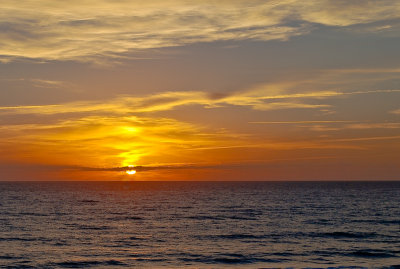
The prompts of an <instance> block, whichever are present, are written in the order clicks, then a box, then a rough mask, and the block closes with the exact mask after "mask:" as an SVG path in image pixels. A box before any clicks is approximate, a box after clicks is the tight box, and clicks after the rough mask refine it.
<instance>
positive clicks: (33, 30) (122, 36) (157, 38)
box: [0, 0, 400, 61]
mask: <svg viewBox="0 0 400 269" xmlns="http://www.w3.org/2000/svg"><path fill="white" fill-rule="evenodd" d="M399 11H400V4H399V2H398V1H396V0H383V1H364V2H362V1H355V2H354V1H350V2H349V1H335V0H315V1H307V2H304V1H300V0H295V1H293V0H283V1H262V0H234V1H225V0H223V1H211V0H203V1H196V2H194V1H189V2H188V1H184V0H166V1H165V0H163V1H161V0H153V1H147V2H143V1H140V2H138V1H110V0H97V1H93V0H81V1H68V2H65V1H58V2H54V1H50V0H44V1H40V2H38V1H13V0H4V1H2V4H1V10H0V29H2V31H0V55H1V59H2V60H3V61H11V60H13V59H15V58H19V57H22V58H33V59H43V60H77V61H95V58H96V57H97V56H105V57H111V58H115V57H122V54H123V53H125V52H128V51H136V52H137V51H141V50H144V49H152V48H161V47H169V46H180V45H185V44H191V43H196V42H210V41H218V40H244V39H252V40H287V39H289V38H290V37H293V36H297V35H304V34H307V33H309V32H310V31H311V30H312V29H313V28H315V27H317V25H328V26H337V27H350V26H352V25H360V24H366V23H373V22H379V21H387V20H393V19H398V14H399ZM385 27H386V28H388V27H390V25H388V24H387V22H386V24H385Z"/></svg>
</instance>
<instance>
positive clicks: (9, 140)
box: [0, 0, 400, 180]
mask: <svg viewBox="0 0 400 269" xmlns="http://www.w3.org/2000/svg"><path fill="white" fill-rule="evenodd" d="M399 14H400V2H399V1H397V0H381V1H362V0H351V1H338V0H336V1H333V0H332V1H328V0H313V1H300V0H283V1H261V0H229V1H228V0H226V1H225V0H220V1H211V0H202V1H185V0H164V1H158V0H157V1H156V0H149V1H128V0H119V1H109V0H80V1H77V0H76V1H75V0H72V1H50V0H29V1H28V0H23V1H12V0H4V1H2V2H1V3H0V180H350V179H354V180H372V179H376V180H394V179H399V175H400V162H399V152H400V64H399V63H400V53H399V49H398V48H399V47H400V15H399ZM132 165H133V166H135V167H136V166H139V167H141V168H140V169H138V170H136V171H137V173H136V174H134V175H128V174H127V173H126V171H124V167H130V166H132ZM146 167H147V168H146Z"/></svg>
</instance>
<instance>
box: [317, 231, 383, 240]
mask: <svg viewBox="0 0 400 269" xmlns="http://www.w3.org/2000/svg"><path fill="white" fill-rule="evenodd" d="M320 236H321V237H332V238H359V239H363V238H371V237H376V236H377V234H376V233H362V232H359V233H352V232H329V233H321V234H320Z"/></svg>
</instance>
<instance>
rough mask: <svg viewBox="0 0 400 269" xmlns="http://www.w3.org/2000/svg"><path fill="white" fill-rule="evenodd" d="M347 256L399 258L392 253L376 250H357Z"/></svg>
mask: <svg viewBox="0 0 400 269" xmlns="http://www.w3.org/2000/svg"><path fill="white" fill-rule="evenodd" d="M347 256H354V257H363V258H393V257H397V256H396V255H395V254H393V253H392V252H391V251H384V250H376V249H366V250H356V251H352V252H350V253H348V254H347Z"/></svg>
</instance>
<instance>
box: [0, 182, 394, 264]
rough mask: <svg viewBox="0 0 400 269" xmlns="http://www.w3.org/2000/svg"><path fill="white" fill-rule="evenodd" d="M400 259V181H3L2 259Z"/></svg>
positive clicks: (135, 261)
mask: <svg viewBox="0 0 400 269" xmlns="http://www.w3.org/2000/svg"><path fill="white" fill-rule="evenodd" d="M132 267H134V268H179V267H181V268H182V267H184V268H288V267H294V268H335V267H338V268H364V267H368V268H371V267H372V268H400V182H0V268H132Z"/></svg>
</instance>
